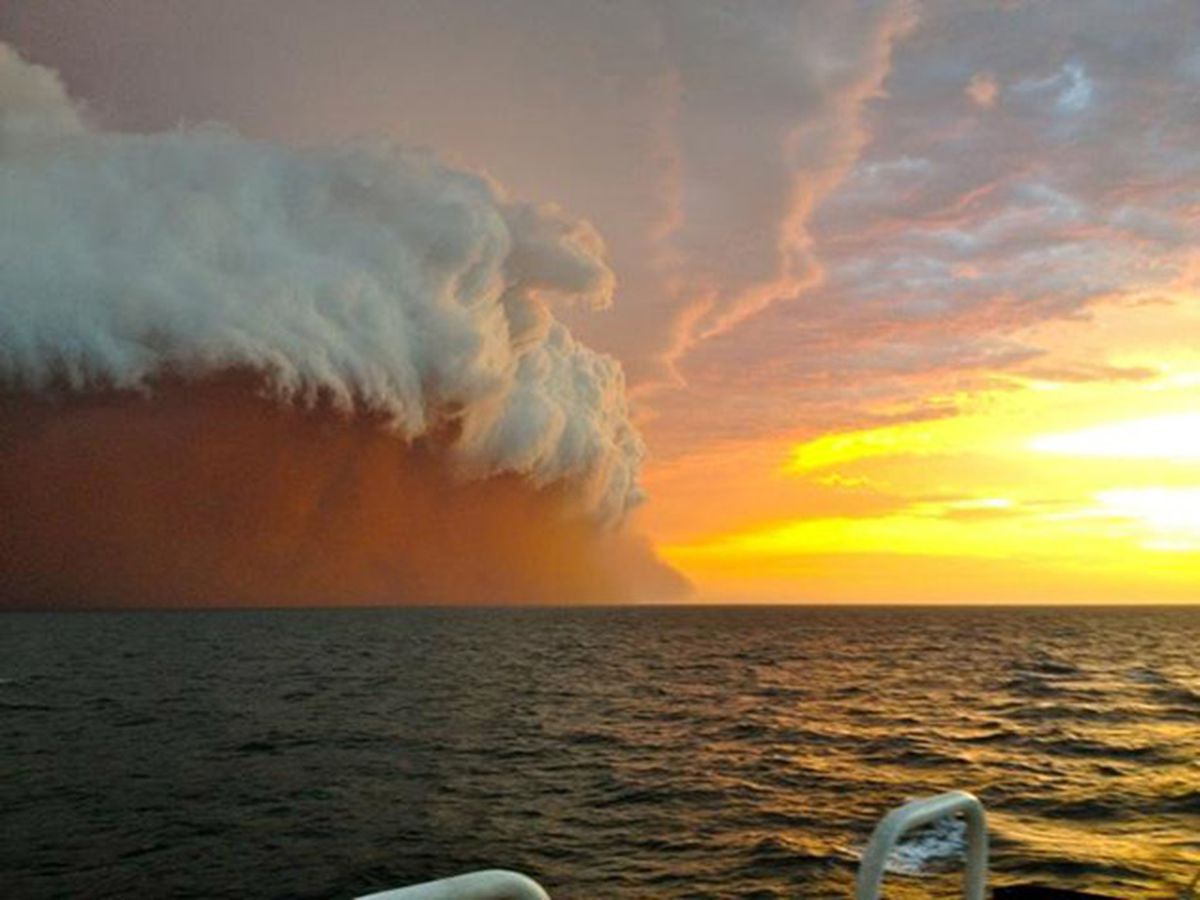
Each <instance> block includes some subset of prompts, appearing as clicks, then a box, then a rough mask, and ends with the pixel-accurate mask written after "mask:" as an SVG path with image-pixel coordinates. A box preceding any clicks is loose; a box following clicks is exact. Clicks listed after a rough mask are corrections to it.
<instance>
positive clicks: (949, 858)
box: [886, 817, 967, 875]
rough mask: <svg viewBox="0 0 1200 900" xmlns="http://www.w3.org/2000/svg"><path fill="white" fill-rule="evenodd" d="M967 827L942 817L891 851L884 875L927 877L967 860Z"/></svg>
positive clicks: (952, 819)
mask: <svg viewBox="0 0 1200 900" xmlns="http://www.w3.org/2000/svg"><path fill="white" fill-rule="evenodd" d="M966 849H967V824H966V822H964V821H963V820H962V819H957V818H952V817H945V818H941V819H938V820H937V821H935V822H933V823H932V824H931V825H928V826H926V827H925V828H922V829H920V830H918V831H914V832H911V833H910V834H908V835H906V836H905V837H904V838H903V839H902V840H901V841H900V843H898V844H897V845H896V848H895V849H894V850H893V851H892V853H891V855H890V856H889V857H888V861H887V867H886V868H887V871H888V872H892V873H895V874H897V875H926V874H929V873H930V872H932V871H938V870H940V869H942V868H944V867H946V865H947V864H949V863H957V862H959V861H961V860H962V859H963V858H965V856H966Z"/></svg>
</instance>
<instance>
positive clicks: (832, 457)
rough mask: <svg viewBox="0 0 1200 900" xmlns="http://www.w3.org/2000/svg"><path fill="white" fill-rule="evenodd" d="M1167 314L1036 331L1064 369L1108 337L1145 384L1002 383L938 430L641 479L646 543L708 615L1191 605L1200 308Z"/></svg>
mask: <svg viewBox="0 0 1200 900" xmlns="http://www.w3.org/2000/svg"><path fill="white" fill-rule="evenodd" d="M1172 304H1173V305H1172V306H1170V307H1167V308H1166V309H1167V310H1168V311H1169V312H1167V313H1164V310H1163V309H1159V308H1154V309H1150V310H1147V308H1145V307H1133V308H1127V309H1110V310H1106V311H1104V312H1102V313H1099V314H1097V315H1096V317H1095V318H1094V319H1092V320H1089V321H1086V322H1072V323H1069V324H1068V325H1059V326H1055V327H1053V328H1048V329H1046V330H1047V332H1053V334H1050V333H1047V334H1046V336H1045V337H1046V340H1047V342H1048V343H1049V344H1050V346H1052V347H1053V348H1054V351H1055V352H1057V353H1060V354H1063V355H1071V354H1073V353H1076V352H1079V351H1080V350H1081V349H1082V348H1081V345H1082V344H1084V343H1087V342H1090V341H1095V340H1096V339H1097V337H1098V336H1099V335H1101V334H1105V333H1109V334H1111V333H1116V334H1120V335H1121V336H1122V340H1121V343H1120V345H1119V348H1118V347H1114V349H1113V350H1112V351H1111V352H1110V353H1109V354H1108V355H1107V357H1106V358H1105V359H1103V360H1101V362H1103V363H1105V364H1108V365H1112V366H1121V367H1134V366H1137V367H1140V366H1148V367H1153V368H1154V369H1155V370H1156V375H1155V376H1154V377H1151V378H1146V379H1142V380H1137V381H1123V382H1107V381H1089V382H1085V383H1070V382H1062V381H1053V380H1040V379H1032V378H1021V377H1014V378H1012V379H1011V380H1008V381H1006V382H1002V383H999V384H997V385H996V386H994V387H991V388H989V389H981V390H977V391H973V392H970V393H967V394H964V395H962V396H958V397H955V398H953V400H954V407H955V409H956V410H957V412H956V413H955V414H954V415H951V416H948V417H945V418H935V419H930V420H927V421H917V422H906V423H902V424H897V425H885V426H881V427H877V428H867V429H861V430H849V431H833V432H829V433H825V434H821V435H819V436H817V437H815V438H812V439H809V440H803V439H794V440H788V439H781V438H774V437H769V438H764V439H762V440H759V441H753V442H744V443H741V444H737V445H731V446H728V447H724V448H722V449H721V450H719V451H715V452H712V453H710V454H707V455H704V456H691V457H685V458H683V459H681V460H679V461H678V462H675V463H663V464H658V465H654V466H652V467H651V470H650V476H649V486H650V489H651V491H652V492H653V493H654V494H655V496H656V497H657V498H658V502H656V503H655V504H653V505H652V506H651V507H650V508H649V510H648V511H647V523H648V526H649V528H650V530H651V532H652V533H654V534H655V535H656V536H658V538H659V540H660V541H661V545H662V552H663V554H664V556H665V557H666V558H667V559H668V560H669V561H670V562H671V563H673V564H674V565H676V566H678V567H679V568H680V569H681V570H683V571H684V572H685V573H686V574H688V575H689V576H690V577H691V578H692V579H693V580H694V581H695V582H696V583H698V584H699V585H701V586H702V591H703V593H704V595H705V596H707V597H711V598H713V599H728V600H735V599H746V598H753V599H756V600H762V601H774V602H785V601H794V600H797V599H802V600H813V601H823V602H824V601H873V602H879V601H899V602H938V603H942V602H977V603H997V602H1010V601H1016V602H1049V601H1054V602H1083V603H1089V602H1096V603H1104V602H1140V601H1146V602H1194V601H1195V600H1196V599H1197V593H1196V592H1197V585H1198V584H1200V408H1197V405H1196V390H1197V387H1198V386H1200V348H1197V347H1194V346H1189V342H1186V341H1183V342H1180V341H1179V337H1180V336H1181V335H1197V334H1200V298H1197V297H1195V296H1180V297H1175V298H1172ZM696 496H705V497H707V498H710V502H709V503H707V504H705V506H704V511H700V510H698V509H697V506H696V504H694V503H692V502H689V500H688V499H684V498H694V497H696ZM673 501H674V502H673Z"/></svg>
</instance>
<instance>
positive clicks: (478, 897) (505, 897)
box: [358, 869, 550, 900]
mask: <svg viewBox="0 0 1200 900" xmlns="http://www.w3.org/2000/svg"><path fill="white" fill-rule="evenodd" d="M358 900H550V895H549V894H547V893H546V892H545V891H544V890H542V886H541V885H540V884H538V883H537V882H536V881H534V880H533V879H532V878H530V877H529V876H527V875H522V874H521V873H520V872H510V871H508V870H507V869H484V870H483V871H481V872H468V873H467V874H466V875H455V876H454V877H453V878H442V879H441V880H439V881H427V882H425V883H424V884H414V885H411V886H410V887H402V888H396V889H395V890H391V891H380V892H379V893H377V894H367V895H365V896H363V897H359V898H358Z"/></svg>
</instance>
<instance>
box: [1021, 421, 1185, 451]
mask: <svg viewBox="0 0 1200 900" xmlns="http://www.w3.org/2000/svg"><path fill="white" fill-rule="evenodd" d="M1029 447H1030V449H1032V450H1037V451H1039V452H1042V453H1058V454H1063V455H1068V456H1090V457H1110V458H1121V459H1164V460H1176V461H1180V462H1200V413H1183V414H1178V415H1168V416H1156V417H1153V418H1149V419H1133V420H1131V421H1124V422H1113V423H1107V424H1104V425H1099V426H1096V427H1094V428H1085V429H1083V430H1081V431H1073V432H1067V433H1065V434H1049V435H1042V436H1040V437H1037V438H1034V439H1033V440H1032V441H1030V442H1029Z"/></svg>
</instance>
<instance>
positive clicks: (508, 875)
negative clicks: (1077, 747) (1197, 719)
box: [358, 791, 988, 900]
mask: <svg viewBox="0 0 1200 900" xmlns="http://www.w3.org/2000/svg"><path fill="white" fill-rule="evenodd" d="M958 813H962V815H963V817H964V818H965V819H966V822H967V871H966V877H965V882H964V896H965V897H966V900H983V898H984V890H985V887H986V884H987V860H988V836H987V819H986V817H985V816H984V812H983V804H981V803H980V802H979V800H978V799H977V798H976V797H975V796H974V795H973V794H968V793H967V792H966V791H950V792H949V793H948V794H938V795H937V796H936V797H925V798H924V799H921V800H913V801H912V802H910V803H905V804H904V805H903V806H901V807H898V808H897V809H893V810H892V811H891V812H890V813H888V814H887V815H886V816H884V817H883V819H882V820H881V821H880V823H879V824H878V825H876V826H875V831H874V833H873V834H872V835H871V841H870V843H869V844H867V849H866V851H865V852H864V853H863V857H862V862H861V863H860V864H859V867H858V882H857V888H856V891H855V897H856V898H857V900H879V895H880V890H881V889H882V887H883V876H884V873H885V871H886V867H887V861H888V857H889V856H890V855H891V853H892V850H894V849H895V847H896V843H897V841H899V840H900V838H901V837H903V836H904V834H905V833H906V832H908V831H911V830H912V829H914V828H919V827H921V826H922V825H927V824H929V823H930V822H933V821H935V820H936V819H940V818H942V817H943V816H953V815H957V814H958ZM358 900H550V895H549V894H547V893H546V892H545V890H543V889H542V886H541V885H539V884H538V883H537V882H536V881H534V880H533V879H532V878H530V877H528V876H527V875H522V874H520V873H519V872H510V871H508V870H507V869H487V870H484V871H482V872H469V873H467V874H466V875H455V876H454V877H453V878H443V879H441V880H439V881H428V882H425V883H424V884H414V885H412V886H411V887H403V888H397V889H395V890H390V891H381V892H379V893H377V894H368V895H366V896H363V897H359V898H358Z"/></svg>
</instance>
